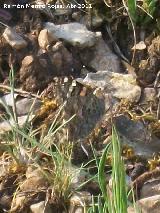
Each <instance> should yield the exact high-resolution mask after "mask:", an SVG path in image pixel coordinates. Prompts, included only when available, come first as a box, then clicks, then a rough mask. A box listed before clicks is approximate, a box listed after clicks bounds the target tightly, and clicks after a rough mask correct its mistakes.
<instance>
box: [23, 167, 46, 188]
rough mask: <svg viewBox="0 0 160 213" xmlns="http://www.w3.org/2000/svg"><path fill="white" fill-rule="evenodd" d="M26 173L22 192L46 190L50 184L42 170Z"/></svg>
mask: <svg viewBox="0 0 160 213" xmlns="http://www.w3.org/2000/svg"><path fill="white" fill-rule="evenodd" d="M29 169H30V167H29V168H28V169H27V171H26V180H24V182H23V183H22V184H21V185H20V189H21V190H22V191H30V190H36V189H40V188H45V187H46V186H47V185H48V183H47V180H46V178H45V176H44V174H43V173H42V171H41V170H40V169H34V170H29Z"/></svg>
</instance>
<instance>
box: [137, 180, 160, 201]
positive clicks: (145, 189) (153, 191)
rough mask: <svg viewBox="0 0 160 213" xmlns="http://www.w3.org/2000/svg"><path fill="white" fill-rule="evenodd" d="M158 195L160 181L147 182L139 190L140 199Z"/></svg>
mask: <svg viewBox="0 0 160 213" xmlns="http://www.w3.org/2000/svg"><path fill="white" fill-rule="evenodd" d="M155 195H160V179H152V180H150V181H147V182H146V183H145V184H144V185H143V186H142V188H141V191H140V198H141V199H142V198H146V197H151V196H155Z"/></svg>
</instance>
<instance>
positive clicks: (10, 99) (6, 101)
mask: <svg viewBox="0 0 160 213" xmlns="http://www.w3.org/2000/svg"><path fill="white" fill-rule="evenodd" d="M17 96H18V94H17V93H14V100H15V101H16V98H17ZM1 101H2V102H3V103H4V104H5V105H7V106H11V107H13V104H14V101H13V95H12V94H11V93H8V94H6V95H4V96H2V97H1V98H0V104H1Z"/></svg>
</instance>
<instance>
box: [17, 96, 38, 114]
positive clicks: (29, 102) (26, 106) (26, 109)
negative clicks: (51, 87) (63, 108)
mask: <svg viewBox="0 0 160 213" xmlns="http://www.w3.org/2000/svg"><path fill="white" fill-rule="evenodd" d="M41 105H42V102H41V101H40V100H37V99H34V98H23V99H21V100H20V101H17V102H16V112H17V115H18V116H22V115H26V114H28V113H30V112H32V114H35V113H36V111H37V110H39V109H40V107H41Z"/></svg>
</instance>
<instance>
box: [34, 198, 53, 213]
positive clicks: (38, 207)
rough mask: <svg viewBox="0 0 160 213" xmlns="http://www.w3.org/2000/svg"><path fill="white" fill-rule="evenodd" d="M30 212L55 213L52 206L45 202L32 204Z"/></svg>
mask: <svg viewBox="0 0 160 213" xmlns="http://www.w3.org/2000/svg"><path fill="white" fill-rule="evenodd" d="M30 210H31V212H32V213H52V212H53V211H52V209H51V207H50V205H46V204H45V201H41V202H39V203H35V204H32V205H31V206H30Z"/></svg>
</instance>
